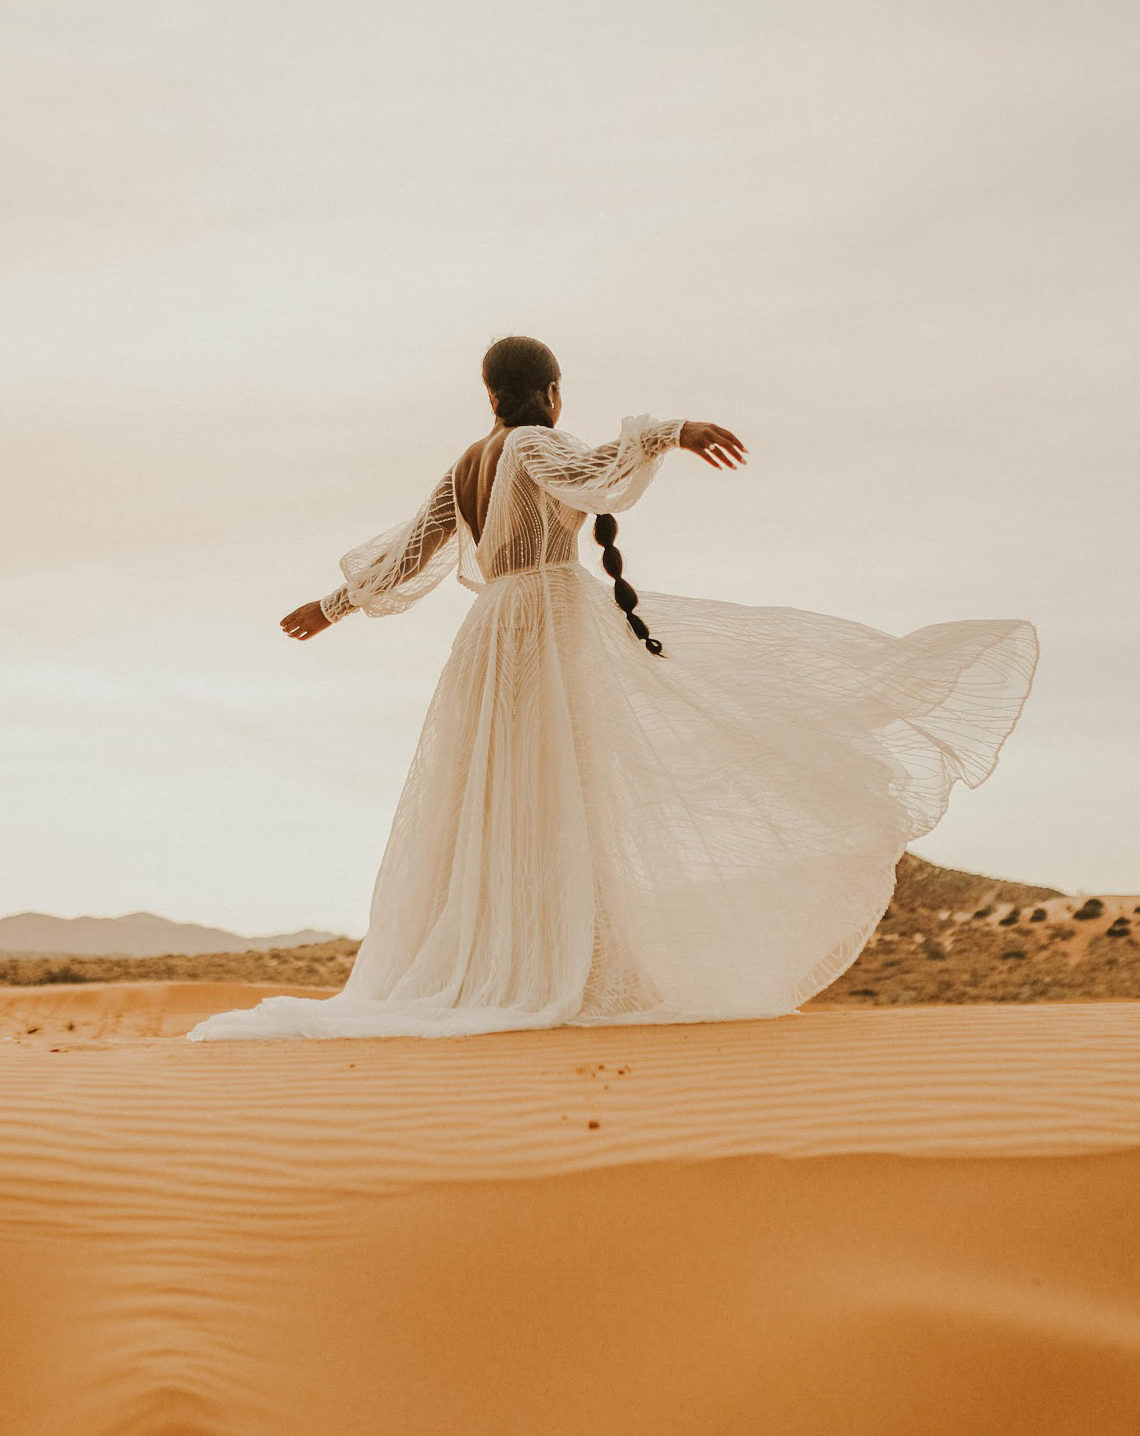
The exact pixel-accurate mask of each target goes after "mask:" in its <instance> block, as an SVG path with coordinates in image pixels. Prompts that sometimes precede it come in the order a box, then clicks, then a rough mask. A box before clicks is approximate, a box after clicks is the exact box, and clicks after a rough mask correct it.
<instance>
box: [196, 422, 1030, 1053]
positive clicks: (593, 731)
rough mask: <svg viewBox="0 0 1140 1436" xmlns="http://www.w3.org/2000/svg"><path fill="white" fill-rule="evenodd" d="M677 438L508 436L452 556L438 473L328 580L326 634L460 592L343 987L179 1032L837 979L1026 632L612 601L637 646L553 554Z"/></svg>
mask: <svg viewBox="0 0 1140 1436" xmlns="http://www.w3.org/2000/svg"><path fill="white" fill-rule="evenodd" d="M681 424H682V421H681V420H676V421H670V422H665V423H662V422H658V421H655V420H654V419H652V418H651V417H650V416H649V415H640V416H637V417H631V418H627V419H625V420H624V421H623V422H622V426H621V433H620V437H619V438H618V439H617V440H616V441H613V442H611V443H607V444H603V445H601V446H600V447H598V448H589V447H588V446H587V445H585V444H584V443H582V442H581V441H580V440H578V439H576V438H574V437H573V436H572V435H570V434H568V433H566V432H565V431H563V430H560V429H548V428H544V427H542V426H540V425H525V426H520V427H518V428H515V429H513V430H511V432H510V433H509V434H508V436H507V439H506V442H505V443H504V445H503V449H502V453H501V455H500V459H499V464H498V469H497V472H496V474H495V479H494V484H493V487H492V492H491V498H490V506H489V510H488V513H487V517H486V522H485V525H484V529H483V532H482V534H481V536H480V540H479V542H478V543H476V542H475V541H474V537H473V535H472V532H471V530H470V528H469V527H468V525H467V524H466V522H465V520H464V518H463V516H462V514H461V513H460V512H459V510H458V507H457V504H456V499H455V490H454V485H453V477H454V466H453V468H452V469H449V470H448V472H447V473H446V474H445V475H444V477H443V478H442V479H441V480H440V481H439V482H438V483H437V484H436V485H435V486H434V488H433V489H432V491H431V493H430V494H429V495H428V496H427V498H426V500H425V502H424V504H423V506H422V507H421V509H420V511H419V512H418V513H417V514H416V515H415V516H414V517H413V518H411V519H409V520H408V521H407V522H406V523H404V524H401V525H399V526H398V527H396V528H393V529H390V530H388V531H387V532H385V533H383V534H381V535H379V537H377V538H375V539H373V540H372V541H371V542H370V543H367V544H365V545H363V546H362V547H360V548H358V549H354V550H353V551H352V552H351V553H349V554H347V555H345V557H344V558H343V559H342V560H341V568H342V571H343V573H344V576H345V578H346V580H347V582H346V584H345V586H344V587H343V588H342V589H340V590H338V591H337V592H336V593H335V594H330V595H329V596H328V598H327V599H325V600H322V603H323V605H324V607H325V611H326V613H327V614H328V615H329V616H330V617H332V618H334V619H335V618H338V617H341V616H343V614H344V613H345V612H347V611H351V610H352V609H355V608H359V609H363V611H364V612H365V613H368V614H372V615H374V616H382V615H387V614H394V613H397V612H399V611H400V610H402V609H404V608H407V607H408V606H409V605H410V604H412V603H415V602H416V600H417V599H419V598H421V597H422V596H423V595H424V594H426V593H427V592H429V590H431V589H432V588H434V587H435V586H436V585H437V584H438V583H439V582H440V580H441V579H442V578H443V577H444V576H445V575H446V574H448V573H450V572H451V571H452V570H455V569H457V570H458V579H459V582H460V583H462V584H464V585H466V586H467V587H468V588H470V589H473V590H474V591H475V592H476V593H477V595H478V597H477V598H476V599H475V600H474V602H473V603H472V605H471V608H470V610H469V612H468V613H467V615H466V617H465V618H464V620H463V622H462V624H461V625H460V628H459V631H458V632H457V634H456V636H455V641H454V643H453V645H452V648H451V652H450V654H449V656H448V659H447V662H446V664H445V666H444V668H443V671H442V673H441V675H440V678H439V684H438V686H437V688H436V691H435V694H434V696H433V698H432V700H431V704H430V706H429V708H428V712H427V717H426V719H425V722H424V726H423V731H422V733H421V736H420V739H419V744H418V747H417V749H416V752H415V756H414V758H413V761H412V765H411V769H410V771H409V773H408V776H407V780H406V783H405V786H404V789H403V793H402V795H401V797H400V801H399V804H398V807H397V810H396V813H395V817H394V819H393V823H392V828H391V831H390V834H389V837H388V841H387V845H386V847H385V849H384V853H383V857H382V860H381V864H380V871H379V874H378V876H377V879H376V886H375V892H374V895H373V899H372V910H371V921H370V925H369V928H368V933H367V935H366V936H365V938H364V941H363V943H362V944H361V947H360V951H359V954H358V956H357V958H356V962H355V965H354V967H353V969H352V972H351V973H350V975H349V977H348V980H347V982H346V983H345V985H344V988H343V989H342V991H340V992H339V993H337V994H335V995H334V996H332V997H328V998H306V997H287V996H275V997H267V998H265V999H264V1000H263V1001H261V1002H260V1003H259V1004H258V1005H257V1006H255V1007H252V1008H248V1009H239V1010H237V1011H231V1012H221V1013H217V1014H215V1015H213V1016H211V1017H208V1018H206V1019H205V1020H204V1021H202V1022H199V1023H198V1025H197V1026H196V1027H195V1028H194V1029H193V1030H192V1031H191V1032H190V1034H189V1036H190V1038H191V1039H192V1040H194V1041H201V1040H213V1039H218V1038H263V1037H368V1036H373V1035H382V1034H398V1033H405V1034H416V1035H420V1036H425V1037H442V1036H448V1035H458V1034H462V1033H474V1032H486V1031H494V1030H501V1029H508V1028H523V1027H548V1026H554V1025H558V1024H563V1023H575V1024H587V1023H619V1022H620V1023H631V1022H687V1021H702V1020H711V1019H726V1018H750V1017H774V1016H777V1015H780V1014H784V1013H789V1012H793V1011H795V1010H796V1009H797V1007H798V1005H799V1004H800V1003H802V1002H804V1001H805V1000H806V999H807V998H809V997H811V996H812V995H813V994H814V993H817V992H819V991H820V989H821V988H824V987H826V986H827V985H828V984H829V983H830V982H832V981H834V979H835V978H836V977H838V976H839V974H840V973H842V972H843V971H844V970H845V969H846V968H847V967H849V966H850V965H851V963H852V962H854V960H855V958H856V957H857V956H858V955H859V952H860V951H861V950H862V948H863V947H864V945H865V944H866V942H867V940H868V938H869V937H870V935H871V934H872V932H873V931H874V929H875V927H876V925H877V924H878V922H879V919H880V918H881V916H882V915H883V912H884V910H885V909H886V907H887V904H888V902H889V901H890V897H891V893H892V891H893V889H894V881H895V865H896V864H897V862H898V860H899V857H900V856H901V854H902V852H903V850H904V849H905V848H906V846H907V844H908V843H909V842H911V841H912V840H913V839H915V838H917V837H919V836H921V835H922V834H923V833H927V832H929V831H930V830H931V828H933V827H934V825H935V824H936V823H937V822H938V820H939V819H940V818H941V816H942V814H943V813H944V812H945V810H946V807H947V803H948V800H949V795H950V791H951V788H952V786H953V784H954V783H955V782H956V781H958V780H961V781H962V782H964V783H965V784H967V785H968V786H970V787H972V788H976V787H977V786H978V785H979V784H980V783H981V782H983V781H984V779H986V778H987V777H988V776H989V774H990V773H991V772H992V771H993V769H994V766H995V764H996V762H997V756H998V751H999V749H1000V748H1001V745H1002V743H1003V741H1004V740H1005V738H1006V737H1007V735H1008V734H1009V732H1010V731H1011V729H1012V728H1013V727H1014V725H1015V723H1016V722H1017V720H1018V717H1019V716H1020V713H1021V709H1022V706H1023V704H1024V702H1025V699H1026V697H1027V695H1028V693H1029V690H1030V686H1031V684H1032V681H1033V674H1034V671H1035V669H1036V665H1037V653H1038V643H1037V631H1036V629H1035V628H1034V626H1033V624H1031V623H1029V622H1028V621H1026V620H1025V619H1019V618H1004V619H1002V618H995V619H965V620H961V621H958V622H951V623H937V624H931V625H929V626H928V627H925V628H918V629H915V630H914V632H912V633H907V634H904V635H903V636H902V637H895V636H893V635H891V634H888V633H883V632H880V631H879V630H877V629H874V628H869V627H867V626H865V625H863V624H860V623H854V622H850V621H849V620H847V619H843V618H835V617H831V616H829V615H827V614H822V613H813V612H810V611H808V610H804V609H797V608H784V607H751V606H748V605H744V604H738V603H726V602H719V601H716V600H711V599H701V598H689V597H682V596H678V595H675V594H668V593H653V592H649V591H645V590H641V589H639V590H638V592H639V598H640V601H639V604H638V607H637V613H638V614H639V615H641V616H642V617H643V618H644V620H645V622H646V623H647V624H648V627H649V632H650V634H651V635H652V636H653V637H654V638H656V639H659V640H660V642H661V644H662V648H663V652H662V654H661V655H660V656H656V655H654V654H652V653H650V652H649V651H648V650H647V649H646V647H645V645H644V644H643V643H642V642H641V641H640V640H639V639H638V638H637V637H636V635H635V634H634V632H633V630H632V629H631V628H630V626H629V624H628V623H627V621H626V618H625V615H624V614H623V613H622V611H621V609H620V608H619V607H618V606H617V604H616V603H615V601H614V594H613V586H612V584H611V583H609V582H603V581H602V580H600V579H598V578H596V577H595V576H594V575H593V574H592V573H591V572H590V571H589V570H588V569H587V568H586V567H585V566H584V565H583V564H582V563H581V562H580V561H579V558H578V534H579V530H580V529H581V528H582V526H583V524H584V522H585V515H586V514H595V513H605V512H618V511H620V510H623V509H628V508H629V507H630V505H631V504H633V503H634V502H636V500H637V499H639V498H640V497H641V495H642V494H643V493H644V492H645V489H646V487H647V486H648V484H649V483H650V481H651V479H652V478H653V476H654V475H655V473H656V472H657V471H658V469H659V468H660V466H661V463H662V461H663V459H664V457H665V455H666V454H667V452H668V451H669V449H670V448H673V447H676V445H677V442H678V436H679V434H680V430H681ZM618 542H619V545H620V539H619V540H618Z"/></svg>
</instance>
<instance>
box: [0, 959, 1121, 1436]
mask: <svg viewBox="0 0 1140 1436" xmlns="http://www.w3.org/2000/svg"><path fill="white" fill-rule="evenodd" d="M282 990H290V991H298V990H303V991H304V992H306V993H307V994H308V995H310V996H311V995H317V993H316V992H315V990H314V989H313V988H312V987H307V988H304V989H283V988H272V989H270V988H266V987H255V986H248V985H242V984H237V983H230V984H222V983H210V982H193V983H161V982H158V983H124V982H118V983H106V984H95V983H88V984H84V985H80V986H74V987H69V986H66V985H57V986H52V987H47V988H23V989H8V990H4V991H0V1083H2V1089H0V1090H2V1091H3V1093H4V1101H3V1108H2V1111H0V1314H2V1324H3V1332H4V1353H3V1366H4V1370H3V1389H2V1394H0V1430H2V1431H3V1432H4V1433H5V1436H7V1433H12V1436H17V1433H18V1436H64V1433H66V1436H112V1433H114V1436H136V1433H137V1436H151V1433H153V1436H160V1433H161V1436H191V1433H193V1436H223V1433H224V1436H263V1433H264V1436H270V1433H273V1436H326V1433H327V1436H357V1433H360V1436H364V1433H368V1436H375V1433H409V1436H411V1433H417V1436H418V1433H421V1432H423V1433H427V1432H433V1433H436V1432H440V1433H443V1432H446V1433H459V1436H462V1433H496V1436H501V1434H502V1433H519V1436H522V1433H526V1436H532V1433H575V1436H577V1433H582V1436H586V1433H590V1434H591V1436H595V1433H615V1436H617V1433H623V1436H624V1433H629V1436H641V1433H645V1436H650V1433H653V1436H667V1434H668V1433H694V1434H695V1433H737V1432H740V1433H752V1432H763V1433H768V1436H783V1433H797V1436H799V1433H813V1436H814V1433H819V1436H839V1434H840V1433H842V1436H864V1433H865V1436H872V1433H874V1436H893V1433H898V1436H903V1433H906V1436H912V1433H915V1434H916V1436H942V1433H945V1436H967V1433H975V1432H976V1433H983V1432H984V1433H986V1436H994V1433H1002V1436H1005V1433H1022V1432H1024V1433H1026V1436H1028V1433H1033V1436H1042V1434H1043V1433H1062V1432H1063V1433H1077V1432H1080V1433H1096V1436H1115V1433H1121V1436H1123V1433H1125V1432H1128V1433H1133V1432H1135V1431H1136V1429H1137V1426H1138V1413H1140V1238H1138V1237H1137V1234H1136V1220H1135V1212H1136V1210H1137V1207H1138V1203H1140V1101H1138V1095H1140V1093H1138V1080H1137V1073H1138V1065H1137V1058H1138V1055H1140V1005H1137V1004H1131V1003H1116V1002H1105V1003H1079V1004H1052V1005H1048V1006H1011V1005H985V1004H976V1005H972V1006H967V1007H937V1006H927V1007H911V1008H898V1007H896V1008H890V1009H874V1008H854V1007H848V1008H836V1009H834V1010H824V1009H820V1010H812V1009H809V1010H808V1011H805V1012H804V1013H803V1014H802V1015H798V1016H797V1015H793V1016H789V1017H786V1018H779V1019H775V1020H770V1021H759V1022H754V1023H748V1022H732V1023H698V1024H687V1025H677V1026H660V1027H651V1028H640V1029H638V1028H621V1027H612V1028H594V1029H577V1028H560V1029H555V1030H553V1031H547V1032H520V1033H510V1034H490V1035H486V1036H478V1037H466V1038H454V1039H443V1040H435V1041H431V1040H424V1039H405V1038H394V1039H369V1040H341V1041H327V1042H308V1041H305V1040H296V1041H285V1042H280V1041H279V1042H245V1043H242V1042H233V1043H230V1042H219V1043H201V1044H199V1043H191V1042H189V1041H186V1040H185V1038H184V1037H183V1036H182V1034H184V1033H185V1032H186V1031H187V1030H188V1029H189V1028H190V1027H191V1026H192V1025H193V1024H194V1023H195V1022H196V1021H197V1020H198V1019H199V1018H200V1017H201V1016H204V1015H205V1014H207V1013H209V1012H212V1011H217V1010H222V1009H225V1008H228V1007H231V1006H237V1005H241V1004H246V1003H248V1004H252V1003H254V1002H256V1001H257V1000H259V998H260V997H262V996H264V995H265V994H266V992H268V991H282Z"/></svg>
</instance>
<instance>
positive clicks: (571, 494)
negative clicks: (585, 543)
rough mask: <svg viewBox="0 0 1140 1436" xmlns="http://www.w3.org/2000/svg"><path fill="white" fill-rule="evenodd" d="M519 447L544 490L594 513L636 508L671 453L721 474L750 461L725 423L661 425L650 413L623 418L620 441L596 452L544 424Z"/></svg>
mask: <svg viewBox="0 0 1140 1436" xmlns="http://www.w3.org/2000/svg"><path fill="white" fill-rule="evenodd" d="M515 443H516V452H517V454H518V456H519V458H520V460H521V461H522V464H523V467H524V468H525V469H526V471H527V473H528V474H530V476H531V478H532V479H533V480H534V481H535V483H536V484H538V485H539V487H540V488H543V489H546V490H547V492H548V493H551V494H553V495H554V496H555V497H556V498H559V499H561V500H562V502H563V503H565V504H567V505H568V506H569V507H570V508H575V509H580V510H584V511H585V512H586V513H592V514H601V513H618V512H620V511H621V510H623V509H628V508H630V507H631V506H632V505H633V504H634V503H636V502H637V500H638V499H639V498H640V497H641V495H642V494H643V493H644V492H645V490H646V488H647V487H648V485H649V483H650V481H651V480H652V478H653V476H654V475H655V474H656V473H657V471H658V469H659V468H660V467H661V462H662V460H663V459H664V457H665V455H666V453H667V452H668V451H669V450H670V449H674V448H684V449H689V450H690V451H691V452H693V453H696V454H699V455H700V456H701V458H703V459H704V460H705V461H706V462H707V463H710V464H712V465H713V467H714V468H718V469H719V468H735V467H736V464H737V463H738V462H740V463H743V462H746V460H745V459H744V454H745V452H746V450H745V448H744V445H743V444H742V443H741V442H740V440H739V439H738V438H737V437H736V435H735V434H733V433H732V432H731V431H730V430H728V429H725V428H722V427H721V426H720V425H719V424H706V423H702V422H697V421H695V420H686V419H667V420H664V421H661V420H657V419H654V418H653V417H652V416H651V415H649V414H637V415H631V416H629V417H627V418H625V419H623V420H622V424H621V433H620V434H619V436H618V438H616V439H614V440H611V441H610V442H609V443H606V444H599V445H598V446H597V447H596V448H590V447H589V446H588V445H586V444H584V443H582V441H581V440H580V439H577V438H575V437H574V435H572V434H567V433H565V432H564V431H562V430H561V429H547V428H544V427H542V426H540V425H527V426H524V427H522V428H520V430H519V435H518V438H517V440H516V441H515Z"/></svg>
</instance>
